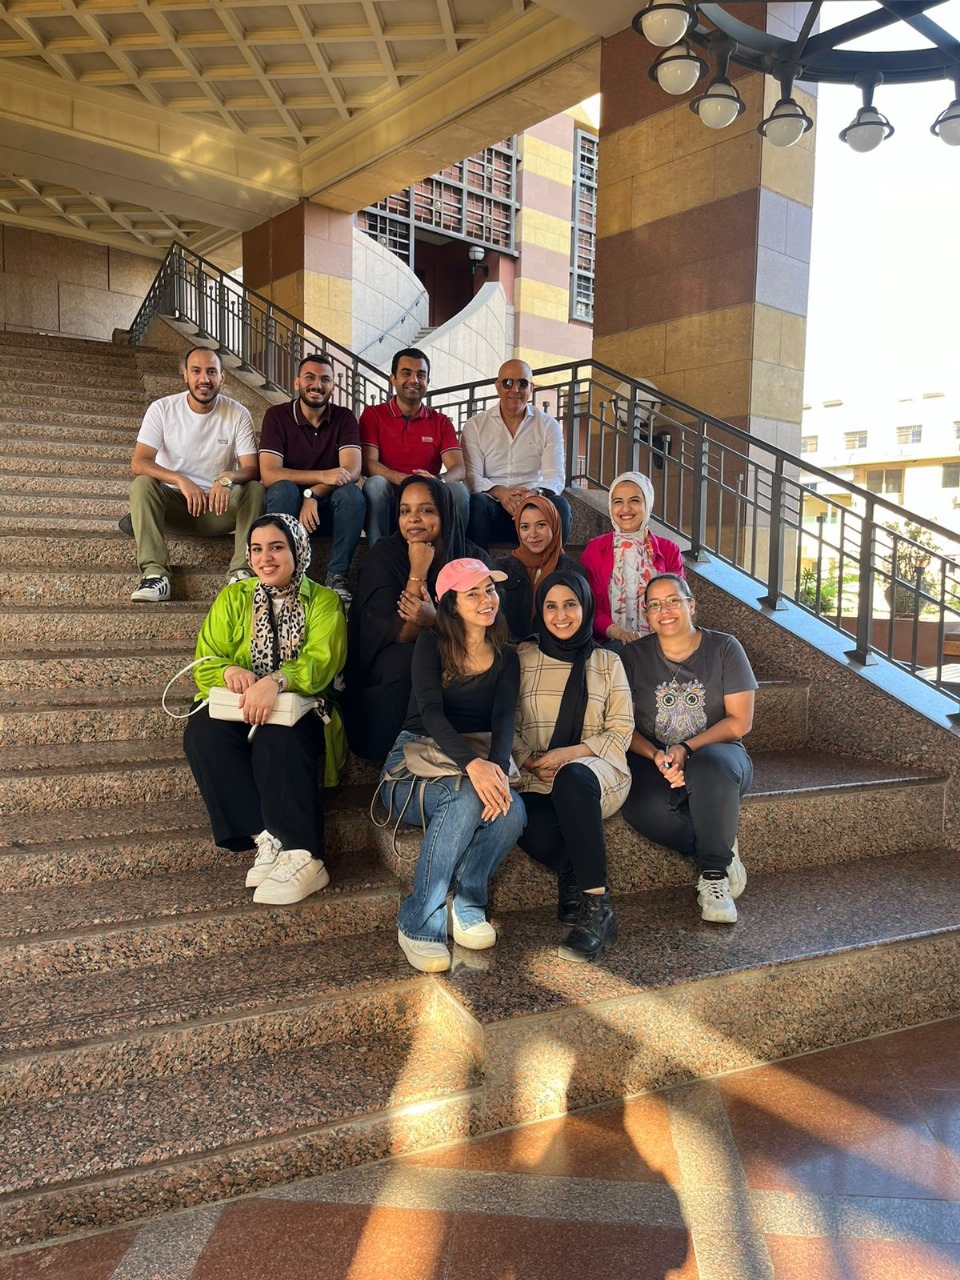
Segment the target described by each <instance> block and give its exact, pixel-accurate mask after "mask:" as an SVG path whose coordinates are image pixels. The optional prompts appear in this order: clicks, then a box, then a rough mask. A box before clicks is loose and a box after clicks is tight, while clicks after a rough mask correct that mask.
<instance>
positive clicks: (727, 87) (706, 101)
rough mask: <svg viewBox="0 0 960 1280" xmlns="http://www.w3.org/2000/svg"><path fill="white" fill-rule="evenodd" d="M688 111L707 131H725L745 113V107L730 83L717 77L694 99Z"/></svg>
mask: <svg viewBox="0 0 960 1280" xmlns="http://www.w3.org/2000/svg"><path fill="white" fill-rule="evenodd" d="M690 110H691V111H693V112H694V113H695V114H696V115H698V116H699V117H700V119H701V121H702V122H703V124H705V125H706V126H707V128H708V129H726V128H727V126H728V125H731V124H733V122H734V120H736V118H737V116H739V115H741V114H742V113H743V112H744V111H746V105H745V103H744V101H743V99H742V98H741V97H740V95H739V93H737V91H736V89H735V88H734V87H733V85H732V84H731V83H730V81H729V80H724V79H722V78H721V77H719V76H718V77H717V79H716V80H713V81H711V83H710V84H709V85H708V86H707V91H706V93H702V94H701V95H700V97H699V98H694V100H693V101H692V102H691V103H690Z"/></svg>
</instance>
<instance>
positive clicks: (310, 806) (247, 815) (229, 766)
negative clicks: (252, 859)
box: [183, 707, 324, 858]
mask: <svg viewBox="0 0 960 1280" xmlns="http://www.w3.org/2000/svg"><path fill="white" fill-rule="evenodd" d="M249 732H250V726H249V725H248V724H243V723H242V722H239V721H235V720H212V719H211V718H210V712H209V710H208V709H207V708H206V707H204V708H203V710H202V711H198V712H197V714H196V715H193V716H191V717H190V719H189V720H188V721H187V727H186V729H185V730H184V733H183V749H184V751H185V752H186V754H187V760H188V761H189V763H190V768H191V770H192V771H193V776H194V778H195V779H196V782H197V786H198V787H199V788H200V794H201V795H202V796H203V803H204V804H205V805H206V806H207V813H208V814H209V815H210V826H211V828H212V830H213V839H214V842H215V843H216V844H218V845H220V846H221V847H222V848H224V849H231V850H233V852H234V853H239V852H241V851H242V850H244V849H252V848H253V840H252V839H251V836H254V835H257V834H258V833H259V832H260V831H262V830H263V829H264V828H266V829H267V830H268V831H269V832H270V833H271V834H272V835H274V836H276V837H277V839H278V840H279V841H280V843H281V844H282V845H283V847H284V848H285V849H308V850H309V851H310V853H312V854H313V856H314V857H315V858H321V857H322V856H323V809H322V808H321V806H320V795H319V790H318V785H319V778H318V771H319V763H320V760H321V758H322V756H323V750H324V742H323V721H322V720H321V719H320V717H319V716H316V715H314V714H313V712H312V711H311V712H308V713H307V714H306V715H305V716H303V717H302V718H301V719H300V720H299V721H298V722H297V723H296V724H295V725H291V726H290V727H289V728H288V727H287V726H286V725H278V724H262V725H260V727H259V728H258V729H257V732H256V733H255V734H254V735H253V741H252V742H247V734H248V733H249Z"/></svg>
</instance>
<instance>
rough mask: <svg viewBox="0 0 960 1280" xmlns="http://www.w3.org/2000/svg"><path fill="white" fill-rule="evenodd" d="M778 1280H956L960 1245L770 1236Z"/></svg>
mask: <svg viewBox="0 0 960 1280" xmlns="http://www.w3.org/2000/svg"><path fill="white" fill-rule="evenodd" d="M766 1246H767V1249H768V1251H769V1253H770V1261H771V1262H772V1264H773V1277H774V1280H957V1276H958V1275H960V1244H941V1245H929V1244H917V1243H914V1242H913V1241H910V1242H903V1241H899V1240H835V1239H820V1240H804V1239H797V1238H795V1237H793V1238H789V1239H787V1238H785V1237H783V1236H767V1237H766Z"/></svg>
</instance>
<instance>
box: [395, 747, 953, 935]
mask: <svg viewBox="0 0 960 1280" xmlns="http://www.w3.org/2000/svg"><path fill="white" fill-rule="evenodd" d="M753 761H754V782H753V788H752V789H751V791H750V792H749V793H748V794H747V795H746V796H745V797H744V800H743V803H742V807H741V810H740V853H741V857H742V859H743V861H744V864H745V865H746V867H747V870H748V873H749V874H751V875H752V874H753V872H754V871H758V872H765V871H773V870H775V869H776V868H778V867H793V866H804V867H811V866H816V865H826V864H828V863H833V862H840V861H848V860H852V859H857V858H866V857H870V856H873V855H876V856H879V855H888V854H889V855H893V854H899V853H902V852H909V851H912V850H914V849H917V848H920V847H922V846H923V845H924V844H929V842H930V840H931V838H933V839H936V838H938V835H939V833H940V832H941V831H942V817H941V816H939V815H942V813H943V802H944V794H945V785H946V779H945V778H943V777H935V776H931V775H930V774H929V773H924V772H922V771H919V770H909V769H902V768H899V767H898V766H896V765H887V764H881V763H879V762H874V761H864V760H859V759H854V758H851V757H845V756H827V755H823V754H821V753H811V752H759V753H757V754H756V755H754V757H753ZM917 812H923V813H926V814H935V815H938V817H937V823H936V825H935V826H930V825H929V824H920V823H917V822H916V821H915V815H916V813H917ZM605 832H606V845H607V863H608V875H609V880H610V884H611V886H612V888H613V890H614V891H615V892H617V893H636V892H640V891H643V890H648V889H655V888H660V887H662V886H665V885H676V884H683V883H686V882H688V881H691V880H692V881H695V879H696V877H695V875H694V872H693V870H692V863H691V862H689V861H688V860H687V859H685V858H681V857H679V856H678V855H675V854H673V853H669V852H667V851H665V850H664V849H662V848H660V846H658V845H655V844H652V843H651V842H650V841H647V840H644V839H642V838H641V837H640V836H638V835H637V833H636V832H635V831H634V830H633V829H632V828H631V827H629V826H628V825H627V823H626V821H625V820H624V818H623V817H622V816H621V815H620V814H615V815H614V816H613V817H612V818H610V819H608V820H607V822H606V824H605ZM826 832H829V839H825V838H824V833H826ZM421 838H422V833H421V831H420V828H419V827H413V826H409V827H408V826H404V827H401V829H400V832H399V834H398V837H397V847H398V850H399V855H398V853H397V852H396V851H395V850H394V847H393V836H392V831H391V830H390V829H384V830H381V831H379V832H378V834H377V837H376V839H377V841H378V843H379V848H380V851H381V855H382V857H383V858H384V861H385V862H386V864H387V865H388V866H389V867H390V868H391V869H392V870H393V872H394V873H395V874H396V875H397V877H398V878H399V879H400V880H401V881H402V882H403V883H405V884H409V883H411V882H412V880H413V872H414V868H415V866H416V859H417V852H418V849H419V845H420V840H421ZM555 895H556V883H555V880H554V879H553V877H552V876H551V875H550V874H549V873H548V872H547V871H545V870H544V869H543V868H542V867H540V866H539V864H537V863H533V862H532V861H531V860H530V859H528V858H526V857H525V856H522V855H520V853H519V850H517V851H514V852H513V853H512V854H511V855H510V856H509V857H508V858H507V859H506V861H505V862H504V863H503V865H502V866H501V867H500V870H499V871H498V872H497V875H496V877H495V879H494V881H493V883H492V886H491V901H493V902H494V903H496V905H497V907H498V908H499V909H501V910H514V909H523V908H527V907H533V906H536V905H538V904H540V903H544V902H549V901H552V900H554V898H555Z"/></svg>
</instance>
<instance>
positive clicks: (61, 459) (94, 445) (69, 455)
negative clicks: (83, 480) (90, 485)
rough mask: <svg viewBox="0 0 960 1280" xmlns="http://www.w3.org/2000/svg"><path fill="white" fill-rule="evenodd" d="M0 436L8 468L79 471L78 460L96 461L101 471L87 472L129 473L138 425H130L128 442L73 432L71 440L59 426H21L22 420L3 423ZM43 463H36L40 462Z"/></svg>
mask: <svg viewBox="0 0 960 1280" xmlns="http://www.w3.org/2000/svg"><path fill="white" fill-rule="evenodd" d="M0 437H2V439H3V440H4V444H5V448H4V460H5V463H6V466H7V468H8V469H9V468H10V467H12V466H14V464H16V465H17V466H22V467H23V469H24V471H27V472H35V473H40V471H41V470H46V469H49V470H50V471H52V472H54V473H59V472H66V473H67V474H69V475H74V474H80V469H79V468H78V465H77V464H78V463H84V464H87V463H90V462H96V463H98V464H99V467H100V469H99V470H93V471H90V470H87V468H86V466H84V468H83V474H86V475H107V476H118V475H129V474H130V458H131V455H132V454H133V446H134V443H135V442H136V438H137V432H136V427H135V426H131V428H130V430H129V434H128V436H127V437H125V441H126V442H125V443H120V444H116V443H114V442H113V441H106V442H97V441H96V440H82V439H78V438H77V437H76V436H73V435H71V437H70V438H69V440H68V439H66V438H65V436H64V435H63V433H62V432H61V431H59V430H58V429H57V428H56V427H46V428H33V427H21V425H20V424H19V423H6V424H0ZM38 463H39V464H40V465H37V464H38Z"/></svg>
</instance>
